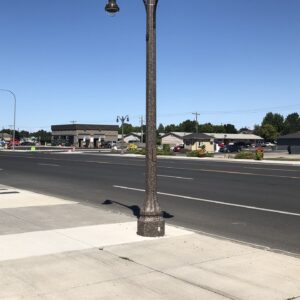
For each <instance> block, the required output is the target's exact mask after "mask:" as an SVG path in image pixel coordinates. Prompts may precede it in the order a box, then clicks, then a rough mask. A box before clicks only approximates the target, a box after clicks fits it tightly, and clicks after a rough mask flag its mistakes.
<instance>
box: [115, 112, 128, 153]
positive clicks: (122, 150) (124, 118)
mask: <svg viewBox="0 0 300 300" xmlns="http://www.w3.org/2000/svg"><path fill="white" fill-rule="evenodd" d="M119 121H121V128H122V144H121V154H124V123H125V121H127V122H129V117H128V116H127V115H126V116H125V117H123V116H122V117H119V116H117V122H119Z"/></svg>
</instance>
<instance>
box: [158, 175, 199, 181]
mask: <svg viewBox="0 0 300 300" xmlns="http://www.w3.org/2000/svg"><path fill="white" fill-rule="evenodd" d="M157 177H167V178H176V179H185V180H194V178H190V177H180V176H171V175H157Z"/></svg>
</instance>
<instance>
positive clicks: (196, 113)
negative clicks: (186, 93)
mask: <svg viewBox="0 0 300 300" xmlns="http://www.w3.org/2000/svg"><path fill="white" fill-rule="evenodd" d="M192 114H193V115H195V116H196V133H198V116H200V114H199V113H198V112H194V113H192Z"/></svg>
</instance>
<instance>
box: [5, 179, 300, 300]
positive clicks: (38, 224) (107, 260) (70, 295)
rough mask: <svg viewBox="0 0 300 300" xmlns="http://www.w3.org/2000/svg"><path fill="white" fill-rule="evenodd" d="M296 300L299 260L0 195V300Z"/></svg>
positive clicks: (19, 195) (58, 203)
mask: <svg viewBox="0 0 300 300" xmlns="http://www.w3.org/2000/svg"><path fill="white" fill-rule="evenodd" d="M297 298H299V299H300V260H299V258H297V257H292V256H288V255H283V254H278V253H272V252H270V251H267V250H262V249H258V248H255V247H250V246H248V245H242V244H238V243H234V242H231V241H228V240H223V239H218V238H215V237H210V236H206V235H200V234H197V233H194V232H192V231H189V230H185V229H182V228H177V227H174V226H167V227H166V236H165V237H163V238H144V237H140V236H137V235H136V219H135V218H131V217H129V216H126V215H122V214H116V213H112V212H109V211H107V210H104V209H99V208H95V207H91V206H85V205H81V204H79V203H76V202H72V201H66V200H63V199H58V198H55V197H49V196H45V195H40V194H36V193H31V192H27V191H23V190H18V189H15V188H12V187H6V186H1V185H0V299H28V300H29V299H30V300H36V299H72V300H77V299H78V300H82V299H145V300H147V299H178V300H179V299H180V300H182V299H193V300H194V299H255V300H257V299H272V300H274V299H281V300H283V299H297Z"/></svg>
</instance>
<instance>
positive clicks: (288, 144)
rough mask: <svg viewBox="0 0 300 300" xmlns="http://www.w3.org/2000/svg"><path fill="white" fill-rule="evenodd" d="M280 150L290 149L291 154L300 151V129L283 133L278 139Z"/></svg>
mask: <svg viewBox="0 0 300 300" xmlns="http://www.w3.org/2000/svg"><path fill="white" fill-rule="evenodd" d="M277 148H278V150H288V151H289V152H290V153H291V154H299V153H300V131H298V132H295V133H290V134H287V135H282V136H280V137H279V138H278V139H277Z"/></svg>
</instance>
